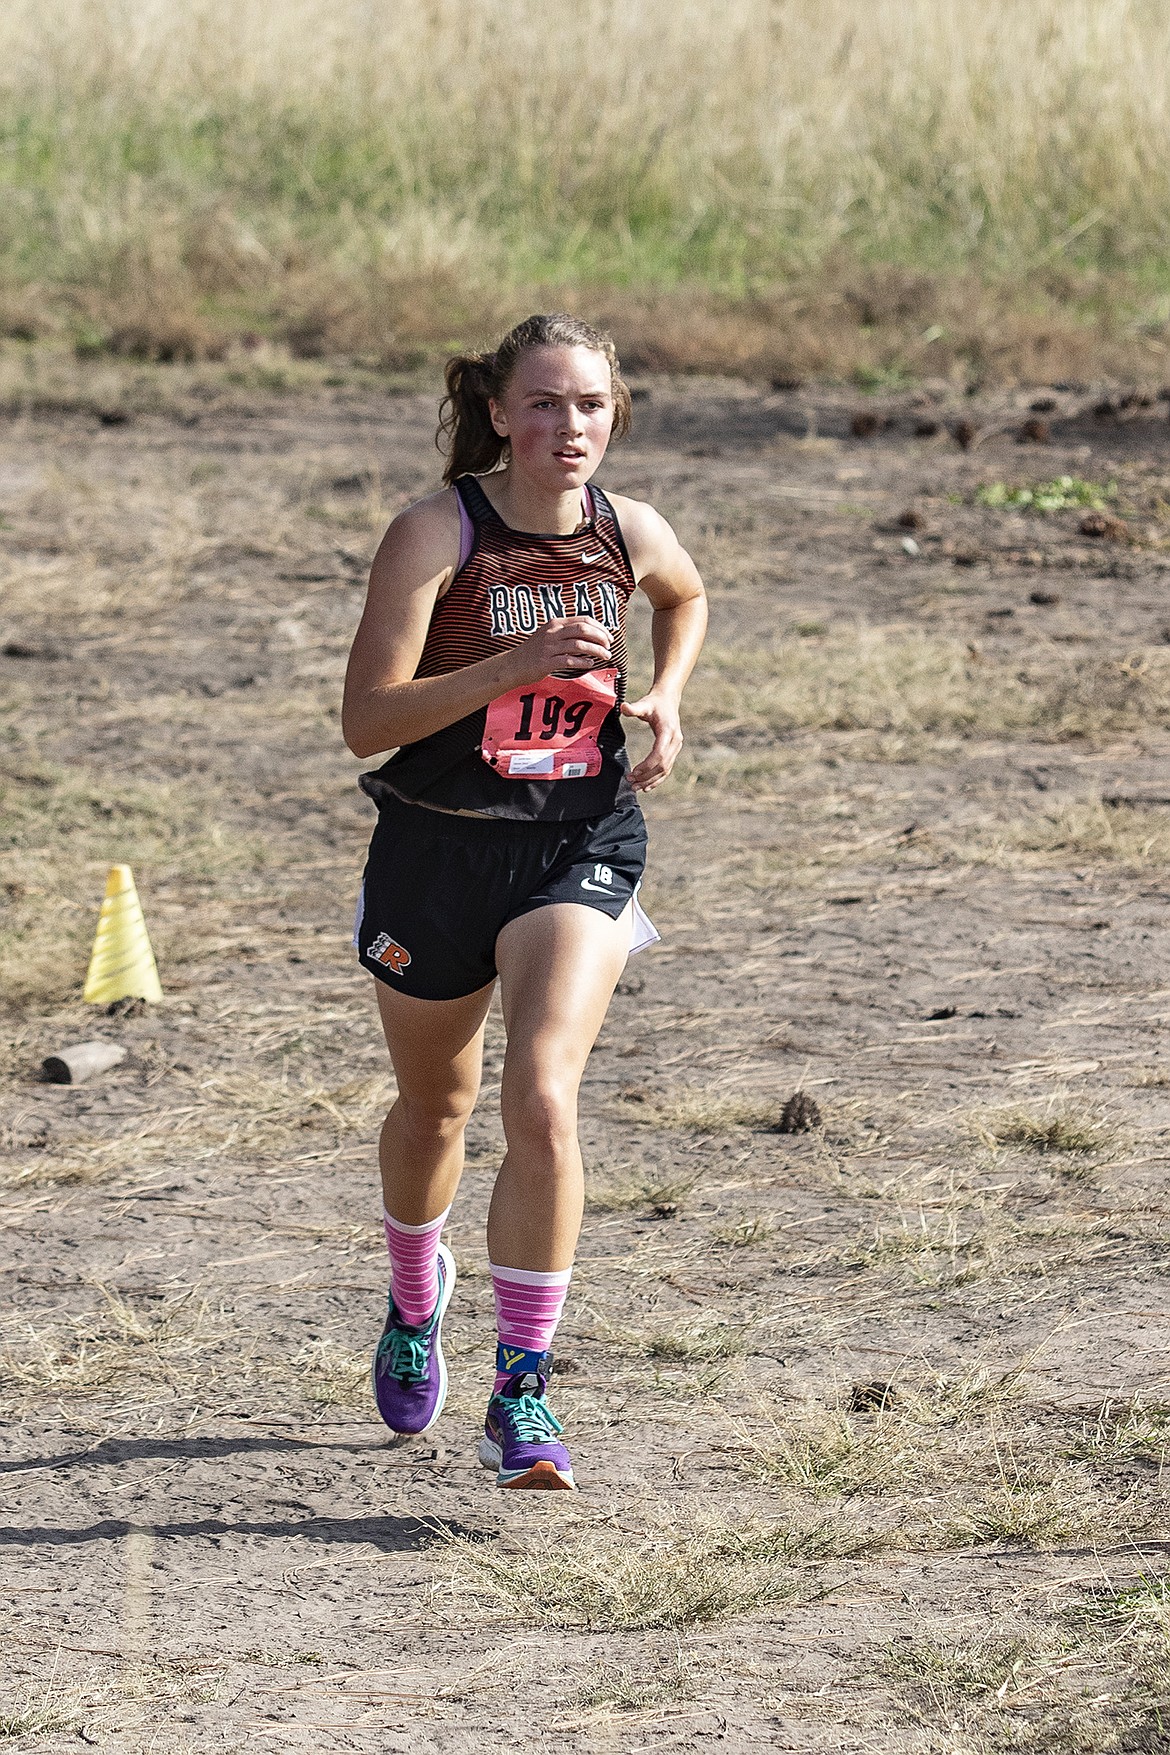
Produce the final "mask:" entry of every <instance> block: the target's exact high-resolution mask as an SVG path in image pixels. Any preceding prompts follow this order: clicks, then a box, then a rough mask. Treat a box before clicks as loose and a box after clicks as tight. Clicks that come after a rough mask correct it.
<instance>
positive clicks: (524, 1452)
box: [479, 1372, 576, 1492]
mask: <svg viewBox="0 0 1170 1755" xmlns="http://www.w3.org/2000/svg"><path fill="white" fill-rule="evenodd" d="M546 1381H547V1380H546V1379H545V1378H544V1377H543V1376H540V1375H537V1374H535V1373H533V1372H526V1373H524V1374H523V1375H517V1376H515V1377H513V1378H511V1379H510V1380H509V1381H508V1383H507V1384H506V1385H505V1386H504V1388H503V1389H502V1390H501V1391H500V1392H499V1394H498V1395H494V1396H493V1397H492V1399H491V1401H490V1402H489V1403H488V1408H487V1418H486V1419H485V1421H484V1428H483V1437H482V1439H481V1440H480V1445H479V1460H480V1462H481V1463H482V1464H483V1466H484V1468H485V1469H494V1470H495V1471H496V1486H497V1487H521V1488H526V1489H532V1490H538V1489H542V1488H543V1489H548V1488H553V1489H558V1488H559V1489H560V1490H562V1491H568V1492H572V1491H573V1489H574V1488H575V1486H576V1482H575V1481H574V1479H573V1464H572V1462H571V1460H570V1458H569V1452H568V1450H567V1449H566V1447H565V1445H564V1444H562V1443H561V1433H562V1432H563V1431H564V1427H563V1425H562V1423H561V1421H560V1420H558V1419H557V1417H556V1415H555V1414H554V1413H553V1411H552V1409H551V1408H550V1407H549V1405H548V1403H547V1402H546V1401H545V1399H544V1392H545V1387H546Z"/></svg>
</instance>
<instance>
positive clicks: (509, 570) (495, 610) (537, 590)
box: [415, 475, 634, 701]
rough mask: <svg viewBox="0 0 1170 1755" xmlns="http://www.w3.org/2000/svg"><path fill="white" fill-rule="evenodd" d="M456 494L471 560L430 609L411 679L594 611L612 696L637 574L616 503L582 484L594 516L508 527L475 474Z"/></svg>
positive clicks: (622, 665)
mask: <svg viewBox="0 0 1170 1755" xmlns="http://www.w3.org/2000/svg"><path fill="white" fill-rule="evenodd" d="M455 491H456V493H457V494H458V495H459V497H460V499H461V500H462V501H463V504H464V506H465V507H466V509H467V512H468V514H469V516H470V518H471V520H472V524H473V525H474V528H475V541H474V545H473V547H472V550H471V554H470V556H469V557H468V560H467V562H466V563H465V565H464V566H463V567H462V568H461V570H460V571H459V572H458V573H457V574H456V575H455V578H454V580H453V581H452V584H451V586H450V588H449V589H448V591H447V592H446V593H445V595H444V596H443V597H441V598H440V599H439V601H438V603H437V604H436V605H435V610H434V614H433V615H432V617H431V625H430V628H429V629H428V631H427V637H426V643H425V644H424V646H423V651H422V657H421V658H420V660H419V665H418V669H417V671H416V672H415V675H416V676H445V675H446V674H447V672H448V671H451V670H462V668H463V666H464V665H466V664H476V663H478V662H479V661H480V659H483V658H491V657H492V656H493V655H494V654H495V653H497V652H506V651H508V650H509V649H510V648H511V647H513V646H518V645H520V643H521V642H522V641H523V640H526V639H528V637H529V635H531V634H534V633H535V632H536V630H537V628H539V627H541V626H542V625H543V624H544V623H545V622H551V621H556V620H557V619H558V618H559V617H561V616H579V615H587V616H592V617H593V619H594V620H595V621H599V622H600V623H601V625H602V626H603V627H604V628H605V629H606V630H607V632H608V633H609V634H610V636H611V638H612V641H613V662H614V664H615V665H616V667H617V672H618V700H619V701H621V700H622V698H623V692H624V687H625V679H626V605H627V603H628V602H629V600H630V595H631V593H632V592H633V589H634V575H633V572H632V570H631V568H630V560H629V556H628V555H627V553H626V546H625V543H624V541H623V539H622V533H621V528H620V526H619V524H618V521H617V518H616V517H615V516H614V511H613V507H612V506H611V505H610V503H609V501H608V500H607V499H606V497H605V495H604V494H603V493H602V492H601V490H600V489H599V488H592V489H588V490H587V492H588V494H589V498H590V500H591V501H592V515H591V516H590V517H589V518H588V519H587V520H586V523H585V528H584V529H583V530H579V531H575V532H574V533H573V535H571V536H541V535H537V534H535V533H533V532H531V531H527V530H513V529H512V528H511V526H510V525H507V524H505V523H504V521H503V519H502V518H501V517H500V515H499V513H498V512H497V511H496V509H495V507H494V506H493V505H492V503H491V501H490V500H489V499H488V497H487V495H486V494H485V493H484V491H483V489H482V488H481V487H480V485H479V482H478V481H477V480H476V479H475V477H474V476H473V475H465V476H462V477H461V478H460V479H459V481H457V482H456V483H455Z"/></svg>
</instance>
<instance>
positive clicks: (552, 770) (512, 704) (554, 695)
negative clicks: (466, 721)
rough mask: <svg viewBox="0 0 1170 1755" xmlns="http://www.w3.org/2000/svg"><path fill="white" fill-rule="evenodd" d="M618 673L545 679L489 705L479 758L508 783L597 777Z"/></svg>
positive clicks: (599, 671)
mask: <svg viewBox="0 0 1170 1755" xmlns="http://www.w3.org/2000/svg"><path fill="white" fill-rule="evenodd" d="M617 674H618V673H617V671H616V670H615V669H608V670H587V671H585V672H583V674H582V675H581V676H546V677H545V678H544V680H543V681H542V682H538V683H523V684H522V685H521V686H520V687H519V688H518V689H513V690H512V691H511V693H510V694H507V695H500V696H498V697H497V698H496V700H494V701H492V702H490V704H489V706H488V710H487V722H486V724H485V725H484V732H483V742H482V743H481V744H480V746H479V753H480V755H481V756H482V757H483V759H484V761H485V762H486V763H487V764H488V766H489V767H490V768H494V769H495V771H496V773H497V774H502V775H504V776H505V778H507V779H510V780H583V779H585V778H586V777H587V776H590V775H593V774H599V773H600V772H601V749H600V746H599V745H598V742H597V735H598V733H599V732H600V730H601V727H602V725H603V724H604V722H605V718H606V715H607V714H608V713H611V712H612V711H613V708H614V705H615V703H616V701H617Z"/></svg>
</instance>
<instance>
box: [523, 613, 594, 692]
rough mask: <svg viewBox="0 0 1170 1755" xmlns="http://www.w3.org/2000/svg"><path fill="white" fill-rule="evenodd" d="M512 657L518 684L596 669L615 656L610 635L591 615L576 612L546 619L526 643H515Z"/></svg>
mask: <svg viewBox="0 0 1170 1755" xmlns="http://www.w3.org/2000/svg"><path fill="white" fill-rule="evenodd" d="M512 656H513V658H515V659H516V661H517V663H518V665H522V667H523V668H522V669H518V673H517V677H516V681H517V683H526V682H540V681H541V680H542V679H543V678H544V677H546V676H556V675H558V674H564V673H565V672H574V673H580V672H582V671H586V670H593V669H595V668H596V667H597V666H598V665H600V664H609V663H611V662H612V659H613V652H612V648H611V644H610V637H609V634H608V632H607V631H606V629H605V628H603V627H602V625H601V623H600V622H595V621H594V620H593V618H592V616H587V615H576V616H569V617H567V618H563V619H560V620H558V621H553V622H546V623H545V624H544V626H543V627H542V628H538V629H537V630H536V632H535V634H531V635H530V636H529V637H528V639H527V640H525V641H524V643H523V645H521V646H516V647H515V648H514V649H513V652H512Z"/></svg>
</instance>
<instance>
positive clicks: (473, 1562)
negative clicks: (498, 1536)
mask: <svg viewBox="0 0 1170 1755" xmlns="http://www.w3.org/2000/svg"><path fill="white" fill-rule="evenodd" d="M856 1546H857V1543H856V1540H855V1538H854V1537H852V1536H851V1535H849V1534H846V1533H843V1532H842V1531H841V1530H839V1529H838V1528H837V1527H836V1526H830V1525H829V1524H826V1523H824V1522H823V1521H822V1522H818V1523H812V1524H801V1523H793V1524H791V1525H780V1526H776V1527H773V1528H765V1527H762V1526H758V1525H753V1524H752V1523H750V1522H748V1521H738V1522H736V1523H734V1524H720V1523H718V1522H716V1521H715V1520H713V1519H710V1520H697V1519H694V1518H686V1517H683V1516H680V1517H679V1519H678V1520H677V1521H676V1522H675V1523H674V1524H673V1525H672V1527H671V1528H669V1529H661V1530H655V1531H652V1532H650V1533H648V1534H647V1533H642V1534H640V1535H637V1536H632V1535H630V1534H628V1533H626V1534H623V1533H622V1532H619V1531H616V1530H611V1529H609V1528H606V1527H601V1528H597V1527H590V1526H577V1527H572V1526H570V1527H569V1528H567V1529H561V1530H559V1531H557V1532H555V1533H554V1532H552V1531H550V1532H548V1533H547V1534H546V1533H544V1532H540V1531H534V1532H532V1533H531V1534H529V1535H527V1536H526V1537H525V1540H524V1548H523V1551H522V1552H520V1553H508V1552H504V1551H501V1550H500V1549H498V1548H497V1547H496V1546H495V1545H494V1544H486V1543H481V1542H474V1541H466V1540H463V1539H461V1538H455V1539H453V1541H452V1548H453V1550H454V1552H453V1558H454V1561H455V1577H456V1579H457V1580H458V1581H459V1582H461V1583H462V1584H463V1585H464V1587H465V1588H469V1589H471V1590H472V1591H473V1592H474V1593H475V1594H477V1595H479V1596H481V1597H482V1598H483V1599H484V1600H485V1601H487V1602H489V1603H491V1604H493V1605H498V1606H500V1607H503V1608H506V1609H509V1610H520V1611H521V1612H522V1613H523V1615H524V1617H525V1621H526V1623H527V1624H529V1625H531V1624H533V1623H535V1624H536V1625H540V1626H546V1627H558V1628H584V1629H587V1630H588V1631H590V1632H595V1633H603V1632H611V1633H612V1632H626V1633H633V1632H642V1631H647V1630H650V1629H654V1628H668V1629H679V1630H681V1629H683V1628H688V1627H703V1626H709V1625H712V1624H715V1623H718V1622H722V1621H728V1620H733V1619H737V1618H739V1617H742V1616H746V1615H752V1614H755V1613H758V1612H760V1611H762V1610H765V1609H769V1608H775V1607H777V1606H778V1605H780V1604H782V1603H790V1602H794V1601H796V1600H797V1599H799V1598H800V1597H804V1596H807V1595H808V1594H809V1591H810V1585H809V1581H808V1579H807V1576H806V1569H807V1568H808V1566H809V1565H815V1564H816V1563H818V1562H820V1561H822V1560H824V1559H826V1558H828V1557H830V1556H832V1555H836V1554H841V1553H844V1552H848V1551H850V1550H851V1549H855V1548H856Z"/></svg>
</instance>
